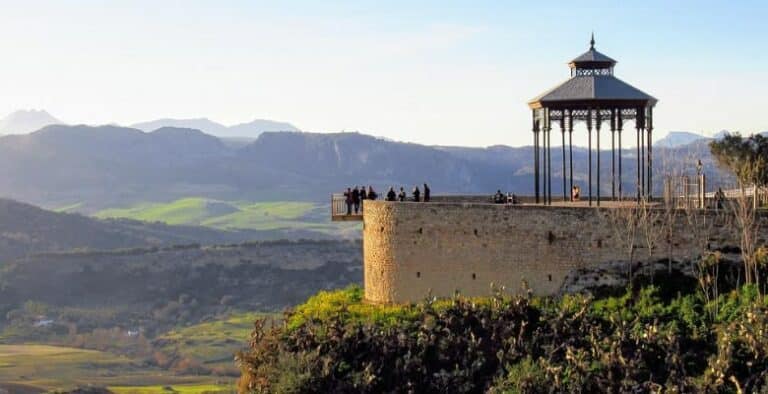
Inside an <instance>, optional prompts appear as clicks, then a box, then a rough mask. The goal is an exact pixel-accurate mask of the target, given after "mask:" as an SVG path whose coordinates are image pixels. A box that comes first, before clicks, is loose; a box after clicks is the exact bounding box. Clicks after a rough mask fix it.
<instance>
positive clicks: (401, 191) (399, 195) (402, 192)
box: [397, 187, 406, 202]
mask: <svg viewBox="0 0 768 394" xmlns="http://www.w3.org/2000/svg"><path fill="white" fill-rule="evenodd" d="M405 197H406V195H405V190H404V189H403V188H402V187H401V188H400V193H398V194H397V199H398V200H400V202H403V201H405Z"/></svg>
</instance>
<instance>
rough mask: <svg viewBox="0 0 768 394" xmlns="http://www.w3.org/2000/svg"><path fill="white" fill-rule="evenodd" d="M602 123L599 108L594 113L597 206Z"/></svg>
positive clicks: (598, 201)
mask: <svg viewBox="0 0 768 394" xmlns="http://www.w3.org/2000/svg"><path fill="white" fill-rule="evenodd" d="M602 123H603V117H602V115H601V114H600V108H598V109H597V111H596V113H595V135H596V136H597V181H596V182H595V189H597V206H598V207H599V206H600V125H602Z"/></svg>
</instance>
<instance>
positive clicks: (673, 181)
mask: <svg viewBox="0 0 768 394" xmlns="http://www.w3.org/2000/svg"><path fill="white" fill-rule="evenodd" d="M706 185H707V182H706V177H705V175H704V174H698V175H695V176H688V175H683V176H679V177H672V176H668V177H666V179H664V203H665V204H671V205H672V206H674V207H675V208H699V209H704V208H706V207H707V200H706V193H705V190H706Z"/></svg>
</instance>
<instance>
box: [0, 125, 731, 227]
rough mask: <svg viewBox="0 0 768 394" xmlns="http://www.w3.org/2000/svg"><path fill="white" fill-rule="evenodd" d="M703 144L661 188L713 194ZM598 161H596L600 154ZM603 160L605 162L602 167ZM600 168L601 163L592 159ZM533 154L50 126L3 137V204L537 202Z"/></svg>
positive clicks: (679, 154)
mask: <svg viewBox="0 0 768 394" xmlns="http://www.w3.org/2000/svg"><path fill="white" fill-rule="evenodd" d="M706 141H707V140H705V139H702V140H697V141H694V142H693V143H691V144H688V145H683V146H678V147H673V148H665V147H663V146H657V147H656V149H654V151H653V152H654V161H653V163H654V165H655V166H656V168H655V169H654V174H655V175H656V176H655V178H654V180H655V182H656V184H657V190H659V191H660V190H661V183H662V180H663V175H662V174H664V173H667V172H669V171H670V170H669V169H670V168H673V169H675V172H679V171H686V170H691V169H692V168H691V163H696V160H698V159H701V160H702V162H704V165H705V168H707V169H710V168H711V170H710V171H711V174H712V176H711V177H710V180H711V181H710V182H708V183H709V184H711V185H714V184H717V177H718V176H720V175H721V174H720V173H719V170H718V169H717V168H716V166H715V165H714V164H712V161H711V157H710V155H709V149H708V147H707V146H706ZM600 155H601V159H602V160H601V173H602V174H603V176H602V177H601V182H602V190H603V195H606V193H608V191H609V190H610V187H611V184H610V176H609V175H608V174H610V171H611V160H610V151H602V152H601V154H600ZM623 155H624V157H625V160H624V162H623V170H624V174H625V175H624V177H623V181H624V190H625V191H627V192H630V191H631V190H633V188H634V178H633V177H632V176H631V174H634V172H635V165H636V160H634V157H635V156H634V155H635V151H634V150H633V149H626V150H624V153H623ZM593 156H595V155H593ZM595 159H596V158H595ZM573 160H574V179H575V181H576V183H577V184H580V185H582V186H584V185H585V184H586V180H587V150H586V149H584V148H579V147H574V150H573ZM595 163H596V160H595ZM551 166H552V167H551V168H552V172H553V177H552V181H553V187H556V188H557V189H555V190H560V189H561V187H562V184H561V183H559V182H561V179H562V174H563V170H562V154H561V153H560V151H558V150H557V148H555V149H553V154H552V161H551ZM533 173H534V168H533V150H532V149H531V147H508V146H493V147H489V148H465V147H435V146H424V145H418V144H411V143H403V142H395V141H390V140H385V139H381V138H376V137H372V136H368V135H364V134H359V133H333V134H318V133H305V132H266V133H263V134H262V135H260V136H259V138H258V139H256V140H255V141H253V142H250V143H247V142H245V141H243V142H241V143H240V144H224V143H222V141H221V140H220V139H218V138H215V137H213V136H210V135H207V134H204V133H202V132H200V131H197V130H191V129H179V128H162V129H159V130H156V131H154V132H151V133H145V132H142V131H140V130H137V129H131V128H124V127H115V126H100V127H88V126H48V127H46V128H44V129H42V130H40V131H38V132H35V133H32V134H28V135H17V136H5V137H0V195H4V196H6V197H10V198H14V199H18V200H22V201H29V202H32V203H35V204H38V205H42V206H69V205H72V204H74V203H79V204H80V205H79V206H78V208H77V209H78V210H79V211H81V212H85V213H91V212H95V211H98V210H102V209H106V208H114V207H124V206H132V205H135V204H139V203H145V202H162V201H173V200H176V199H180V198H184V197H201V198H209V199H219V200H226V201H239V200H252V201H269V200H272V201H275V200H283V201H285V200H294V201H313V202H327V200H328V197H329V194H330V193H332V192H338V191H340V190H342V189H343V188H345V187H348V186H352V185H373V186H374V187H375V188H377V189H379V191H380V192H384V191H385V190H383V189H386V188H388V187H389V186H396V187H399V186H405V187H407V188H408V189H410V188H411V187H413V186H414V185H417V184H421V183H424V182H428V183H429V184H430V186H431V187H432V190H433V192H434V193H435V194H440V193H488V194H490V193H493V192H494V191H496V190H497V189H502V190H504V191H510V192H514V193H519V194H529V195H530V194H532V193H533V180H532V177H533Z"/></svg>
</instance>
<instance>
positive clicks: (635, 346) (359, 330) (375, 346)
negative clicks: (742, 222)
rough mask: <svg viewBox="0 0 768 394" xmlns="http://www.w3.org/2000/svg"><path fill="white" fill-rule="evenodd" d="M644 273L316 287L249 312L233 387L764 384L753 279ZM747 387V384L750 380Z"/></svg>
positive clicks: (465, 389) (574, 388) (764, 349)
mask: <svg viewBox="0 0 768 394" xmlns="http://www.w3.org/2000/svg"><path fill="white" fill-rule="evenodd" d="M661 293H663V294H673V293H671V292H667V291H664V292H661V291H660V288H658V287H654V286H646V287H643V288H639V289H627V291H626V292H625V293H624V294H623V295H620V296H617V297H606V298H600V299H593V298H591V297H588V296H583V295H569V296H564V297H562V298H560V299H554V298H535V299H530V298H525V297H504V296H501V295H497V296H494V297H490V298H481V299H480V298H478V299H470V298H464V297H461V296H456V297H455V298H453V299H450V300H441V301H434V300H425V301H424V302H421V303H418V304H415V305H402V306H374V305H369V304H365V303H364V302H363V300H362V298H363V294H362V290H361V289H360V288H357V287H350V288H347V289H344V290H339V291H334V292H321V293H318V294H317V295H316V296H314V297H312V298H310V299H309V300H308V301H307V302H306V303H305V304H303V305H300V306H298V307H297V308H296V309H295V310H294V311H289V312H287V314H286V319H285V320H284V321H285V323H284V325H283V326H281V327H272V328H268V327H266V325H265V322H264V321H260V322H257V324H256V328H255V330H254V332H253V334H252V338H251V342H250V347H249V349H248V350H247V351H244V352H241V353H240V354H238V360H239V365H240V368H241V372H242V375H241V378H240V382H239V389H240V392H265V393H273V392H275V393H276V392H306V393H321V392H322V393H324V392H341V393H345V392H349V393H352V392H355V393H358V392H359V393H380V392H419V393H438V392H458V393H482V392H492V393H539V392H661V391H668V392H695V391H709V392H736V391H737V390H738V389H739V388H741V389H748V390H751V391H754V390H758V389H760V388H762V387H763V386H764V385H765V383H766V379H765V376H764V374H765V372H764V371H766V370H768V317H767V316H768V314H766V308H765V307H764V306H763V305H761V304H755V300H756V298H755V297H753V295H754V294H756V290H755V289H754V288H750V287H743V288H741V289H738V290H737V291H733V292H731V293H729V294H726V295H722V296H721V297H720V298H719V299H718V300H716V301H713V302H719V303H721V304H722V307H721V308H720V312H721V316H718V317H714V318H713V317H712V316H711V315H709V314H708V313H705V310H706V308H707V305H706V304H705V302H704V301H703V298H702V297H701V296H700V295H699V294H698V293H690V292H688V293H683V292H679V293H678V295H677V296H675V297H673V298H672V297H667V296H662V295H661ZM751 391H750V392H751Z"/></svg>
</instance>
